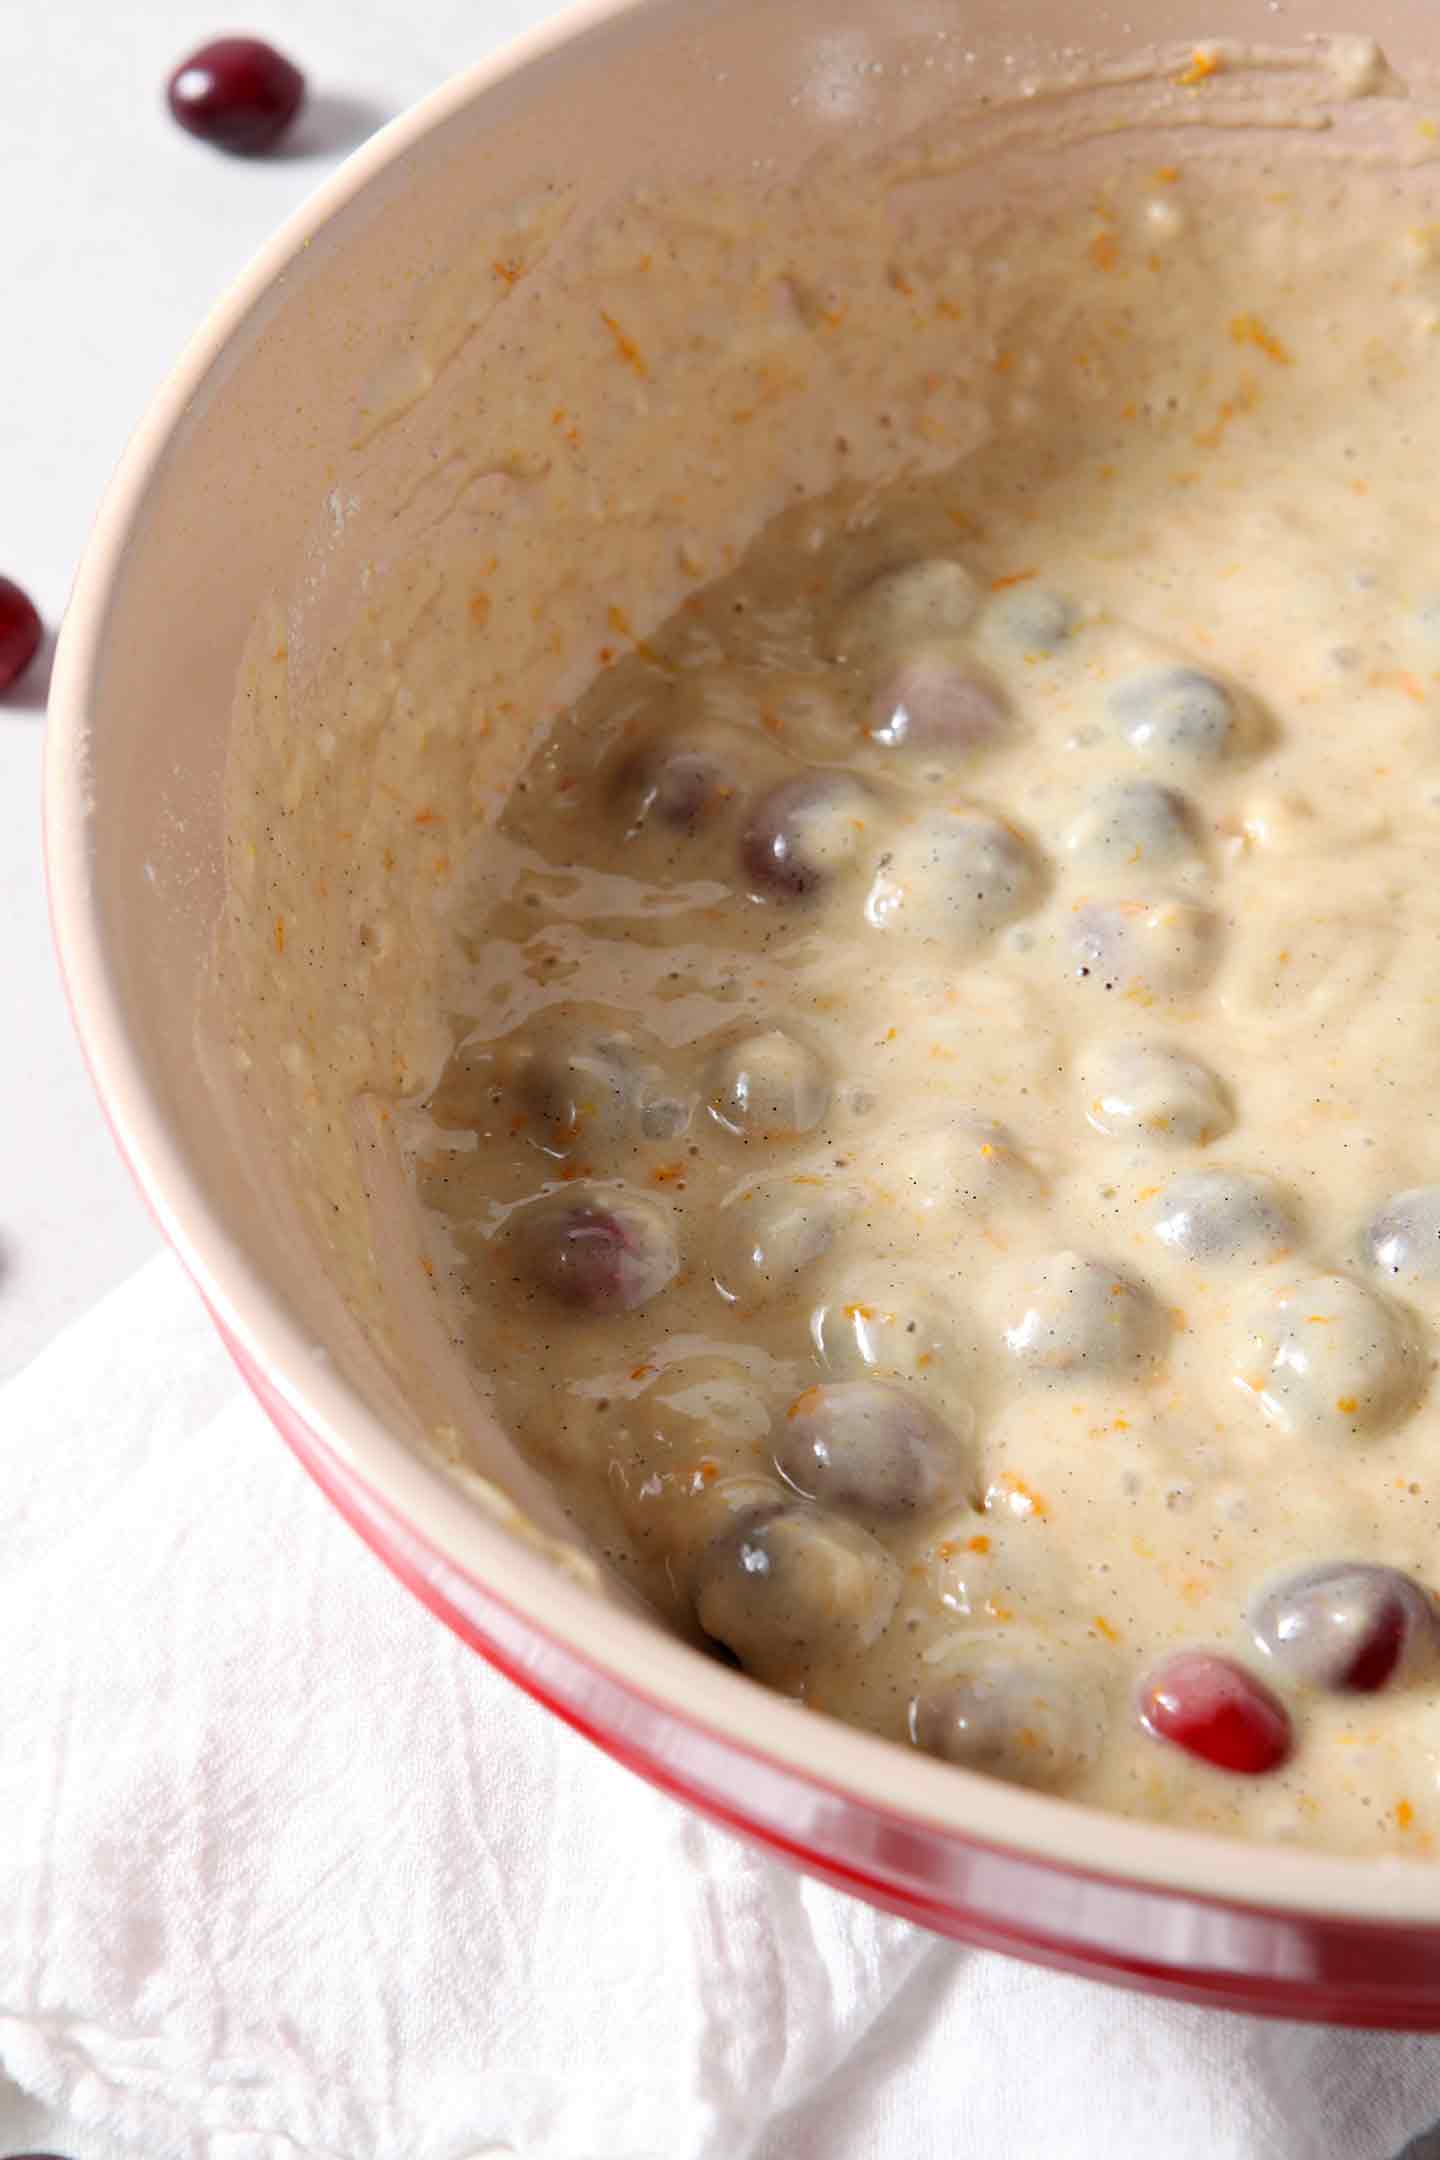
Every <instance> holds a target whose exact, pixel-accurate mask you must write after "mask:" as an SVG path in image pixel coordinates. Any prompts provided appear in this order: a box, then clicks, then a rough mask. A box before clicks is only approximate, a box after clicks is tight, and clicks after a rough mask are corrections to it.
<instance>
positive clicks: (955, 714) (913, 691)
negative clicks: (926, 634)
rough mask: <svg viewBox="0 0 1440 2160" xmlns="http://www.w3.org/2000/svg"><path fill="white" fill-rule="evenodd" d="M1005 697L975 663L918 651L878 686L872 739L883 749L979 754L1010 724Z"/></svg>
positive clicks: (942, 652)
mask: <svg viewBox="0 0 1440 2160" xmlns="http://www.w3.org/2000/svg"><path fill="white" fill-rule="evenodd" d="M1008 718H1009V715H1008V712H1007V709H1006V705H1005V698H1004V694H1003V692H1002V691H1001V690H1000V689H999V688H998V686H997V685H996V684H994V683H992V682H991V681H990V680H989V679H988V678H987V677H986V676H984V675H982V674H981V673H980V671H979V670H978V669H977V668H976V667H975V665H974V664H973V662H970V661H968V660H963V659H961V658H960V657H958V656H956V655H954V654H952V653H951V652H949V651H948V650H947V649H946V648H945V647H943V646H940V647H935V646H922V647H921V648H920V650H919V651H918V652H914V653H911V654H910V655H909V656H908V658H906V659H905V660H903V661H902V662H901V663H900V665H899V666H898V667H897V668H896V669H895V670H894V671H893V672H892V673H891V674H889V675H887V676H886V677H885V678H884V680H883V681H882V682H881V684H880V687H879V689H878V690H877V691H876V693H875V696H874V698H873V699H872V701H871V706H870V718H869V730H868V732H869V735H870V740H871V741H872V742H876V743H882V744H883V745H884V747H885V748H886V749H887V750H920V751H927V750H928V751H955V752H970V751H978V750H983V749H986V748H988V747H989V745H990V744H992V743H994V742H996V741H998V740H999V738H1000V737H1001V736H1002V735H1003V734H1004V733H1005V730H1006V726H1007V724H1008Z"/></svg>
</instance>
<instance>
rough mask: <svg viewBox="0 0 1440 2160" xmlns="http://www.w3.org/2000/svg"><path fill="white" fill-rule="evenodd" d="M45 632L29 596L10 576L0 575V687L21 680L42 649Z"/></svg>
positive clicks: (0, 688) (8, 685) (6, 686)
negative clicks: (13, 582)
mask: <svg viewBox="0 0 1440 2160" xmlns="http://www.w3.org/2000/svg"><path fill="white" fill-rule="evenodd" d="M42 634H43V632H42V627H41V622H40V617H39V616H38V614H37V613H36V612H35V605H34V602H33V601H32V600H31V599H30V597H29V595H28V594H26V593H23V592H21V590H20V587H19V586H18V585H12V584H11V582H10V580H9V578H8V577H0V690H8V689H9V688H10V685H11V684H12V683H17V682H19V680H20V677H21V676H22V675H23V674H24V673H25V670H26V668H28V667H29V665H30V663H31V661H32V660H33V659H34V657H35V655H36V653H37V652H38V651H39V650H40V639H41V636H42Z"/></svg>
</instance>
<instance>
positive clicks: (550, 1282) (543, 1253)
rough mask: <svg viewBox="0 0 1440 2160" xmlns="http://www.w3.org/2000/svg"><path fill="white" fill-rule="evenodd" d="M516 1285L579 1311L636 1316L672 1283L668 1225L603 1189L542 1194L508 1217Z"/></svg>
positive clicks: (653, 1210) (674, 1257)
mask: <svg viewBox="0 0 1440 2160" xmlns="http://www.w3.org/2000/svg"><path fill="white" fill-rule="evenodd" d="M506 1241H507V1244H508V1247H509V1250H510V1253H511V1255H512V1257H513V1258H514V1260H515V1261H516V1262H517V1263H518V1268H519V1278H518V1279H519V1280H520V1281H521V1282H522V1283H523V1284H525V1285H526V1286H528V1287H533V1288H535V1289H539V1290H545V1291H548V1292H549V1294H550V1296H551V1297H553V1298H554V1299H555V1301H556V1303H557V1304H560V1305H568V1306H570V1307H571V1308H572V1309H573V1310H575V1311H577V1312H589V1313H617V1312H633V1311H634V1310H635V1308H636V1307H637V1306H640V1305H645V1304H648V1303H649V1301H650V1299H651V1298H653V1297H655V1296H657V1295H658V1293H659V1292H660V1291H661V1290H663V1289H664V1288H665V1286H666V1284H667V1283H669V1282H670V1281H671V1280H672V1279H673V1277H674V1276H675V1274H676V1272H677V1270H678V1268H679V1265H680V1256H679V1252H678V1250H677V1248H676V1244H675V1233H674V1231H673V1229H672V1228H671V1225H670V1222H669V1219H668V1218H667V1216H666V1215H665V1214H664V1213H663V1211H662V1210H661V1209H660V1208H658V1207H656V1206H655V1205H654V1204H653V1203H652V1202H650V1201H647V1200H641V1199H637V1198H632V1197H630V1196H629V1195H628V1194H623V1193H614V1192H607V1191H605V1190H603V1189H601V1188H597V1187H590V1186H579V1185H577V1186H575V1187H573V1188H572V1189H571V1190H570V1191H568V1192H554V1193H547V1194H546V1196H545V1197H544V1198H543V1199H541V1200H536V1201H534V1202H532V1203H531V1205H530V1206H528V1207H524V1208H521V1209H519V1210H517V1212H516V1213H515V1214H514V1215H513V1216H512V1217H511V1220H510V1224H509V1227H508V1230H507V1232H506Z"/></svg>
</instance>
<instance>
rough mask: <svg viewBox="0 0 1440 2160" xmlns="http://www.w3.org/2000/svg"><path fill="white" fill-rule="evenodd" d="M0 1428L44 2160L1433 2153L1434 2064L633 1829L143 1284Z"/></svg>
mask: <svg viewBox="0 0 1440 2160" xmlns="http://www.w3.org/2000/svg"><path fill="white" fill-rule="evenodd" d="M0 1430H3V1433H4V1461H5V1470H4V1482H3V1488H0V1492H3V1499H0V1512H3V1521H4V1545H3V1551H4V1563H5V1564H4V1568H3V1580H0V1645H3V1649H0V1673H3V1682H0V2068H3V2070H4V2072H5V2073H6V2074H7V2075H8V2077H9V2078H10V2079H11V2080H12V2081H13V2084H14V2085H15V2086H17V2087H19V2088H20V2089H21V2091H22V2092H23V2093H24V2094H26V2095H28V2096H30V2097H31V2099H32V2100H33V2101H34V2102H37V2103H39V2104H40V2106H41V2108H42V2109H43V2111H44V2112H43V2116H37V2115H36V2114H35V2113H34V2111H33V2109H32V2110H31V2111H30V2112H28V2113H27V2114H26V2116H25V2118H24V2119H25V2122H26V2127H27V2134H29V2135H31V2136H33V2135H34V2131H33V2129H31V2127H30V2126H31V2125H32V2124H34V2123H36V2122H37V2121H40V2120H43V2122H44V2125H45V2131H46V2140H47V2142H49V2143H52V2144H53V2145H55V2146H56V2147H58V2148H59V2149H61V2150H68V2151H70V2152H71V2153H72V2154H73V2155H74V2156H75V2160H125V2156H127V2155H143V2156H144V2160H282V2156H284V2160H296V2156H303V2160H322V2156H323V2160H478V2156H479V2155H482V2154H484V2155H488V2154H491V2153H495V2152H499V2153H512V2152H513V2153H514V2154H516V2155H518V2156H520V2160H877V2156H879V2160H932V2156H933V2160H942V2156H943V2160H972V2156H973V2160H979V2156H980V2155H984V2156H985V2160H1011V2156H1015V2160H1035V2156H1036V2155H1045V2154H1052V2153H1053V2154H1055V2155H1058V2156H1063V2160H1086V2156H1088V2155H1092V2154H1093V2155H1096V2156H1097V2160H1098V2156H1101V2155H1103V2156H1104V2160H1130V2156H1132V2155H1133V2156H1135V2160H1155V2156H1156V2155H1158V2154H1162V2153H1163V2154H1164V2155H1165V2156H1166V2160H1192V2156H1193V2160H1202V2156H1203V2160H1262V2156H1263V2160H1332V2156H1333V2160H1391V2156H1392V2155H1393V2154H1395V2153H1396V2151H1397V2150H1398V2149H1399V2147H1400V2146H1401V2145H1402V2144H1403V2143H1404V2142H1405V2140H1406V2138H1407V2137H1408V2136H1411V2135H1413V2134H1414V2133H1416V2132H1417V2131H1419V2130H1421V2129H1422V2128H1423V2127H1424V2126H1425V2125H1426V2124H1428V2123H1429V2122H1431V2121H1432V2120H1433V2119H1434V2117H1435V2116H1436V2115H1437V2114H1440V2042H1435V2041H1430V2040H1423V2039H1413V2038H1403V2037H1402V2038H1387V2037H1382V2036H1364V2035H1358V2034H1345V2033H1335V2032H1324V2031H1312V2030H1308V2029H1304V2028H1301V2027H1296V2026H1276V2025H1267V2024H1264V2023H1261V2022H1259V2021H1252V2020H1249V2019H1240V2018H1233V2017H1226V2016H1219V2015H1214V2014H1210V2013H1205V2012H1202V2011H1192V2010H1186V2009H1181V2008H1174V2007H1171V2006H1167V2005H1163V2004H1158V2003H1154V2002H1148V2001H1145V2000H1143V1999H1141V1998H1139V1997H1136V1996H1130V1995H1124V1994H1119V1993H1114V1992H1111V1991H1110V1990H1108V1989H1104V1988H1100V1987H1098V1986H1092V1985H1089V1984H1087V1983H1082V1982H1078V1981H1073V1980H1065V1979H1060V1978H1056V1977H1053V1976H1050V1975H1046V1974H1043V1973H1038V1972H1034V1971H1031V1970H1029V1969H1028V1968H1026V1967H1025V1966H1022V1965H1017V1964H1012V1963H1010V1962H1009V1961H1008V1960H1005V1959H1001V1958H996V1957H990V1956H982V1955H978V1954H974V1953H969V1952H966V1951H964V1950H961V1949H956V1948H954V1947H953V1946H950V1945H947V1944H944V1943H940V1942H937V1941H934V1940H933V1939H932V1938H930V1937H929V1936H926V1935H923V1934H920V1933H918V1932H917V1931H916V1930H914V1929H912V1928H909V1927H907V1926H905V1925H904V1924H903V1923H901V1922H899V1921H895V1920H889V1919H885V1918H882V1917H881V1916H879V1915H878V1914H875V1913H872V1912H870V1911H869V1910H868V1909H867V1908H865V1907H864V1906H861V1905H858V1904H854V1903H852V1902H851V1901H849V1900H848V1899H845V1898H843V1897H840V1896H838V1895H836V1894H835V1893H833V1892H831V1891H827V1890H822V1889H820V1888H818V1887H817V1886H816V1885H814V1884H812V1883H808V1882H806V1881H804V1880H802V1878H801V1877H799V1876H798V1875H794V1874H791V1873H790V1872H789V1871H788V1870H787V1869H785V1868H783V1867H780V1866H778V1865H777V1864H775V1863H773V1862H771V1861H768V1860H764V1859H761V1858H760V1857H758V1856H757V1855H756V1854H754V1853H752V1852H750V1851H748V1850H746V1849H745V1847H743V1846H742V1845H740V1844H738V1843H735V1842H734V1841H732V1840H731V1839H729V1838H727V1837H725V1836H723V1835H721V1834H720V1833H718V1832H716V1831H712V1830H710V1829H708V1828H706V1827H704V1826H703V1825H701V1824H700V1823H699V1822H697V1821H695V1820H694V1819H692V1818H691V1817H690V1816H689V1815H687V1814H686V1813H685V1812H684V1811H683V1810H682V1809H681V1808H679V1807H678V1806H676V1805H675V1804H674V1803H673V1802H671V1801H669V1800H666V1799H663V1798H661V1797H660V1796H659V1795H657V1794H654V1793H652V1792H650V1791H649V1790H648V1789H647V1788H646V1787H644V1786H643V1785H641V1784H639V1783H638V1782H637V1781H636V1780H634V1779H633V1778H631V1777H629V1776H628V1775H627V1774H626V1773H624V1772H623V1771H621V1770H619V1769H617V1768H615V1767H614V1765H612V1764H611V1763H609V1762H608V1761H606V1760H605V1759H604V1758H603V1757H602V1756H600V1755H598V1754H597V1753H596V1752H595V1751H594V1750H593V1749H591V1748H590V1747H588V1746H587V1745H586V1744H585V1743H584V1742H583V1741H581V1740H579V1739H578V1738H576V1737H575V1736H574V1735H573V1734H572V1733H570V1732H568V1731H567V1730H566V1729H565V1728H563V1727H562V1726H561V1725H560V1724H559V1723H558V1722H557V1721H556V1720H555V1719H553V1718H551V1717H549V1716H547V1715H546V1713H545V1712H544V1711H542V1710H540V1709H538V1708H537V1707H536V1706H535V1705H534V1704H532V1703H530V1702H529V1701H528V1700H526V1698H525V1697H523V1696H522V1695H520V1694H519V1693H518V1692H517V1691H516V1690H514V1689H512V1688H511V1687H509V1686H508V1685H507V1683H506V1682H504V1681H503V1680H501V1679H499V1678H498V1677H497V1676H496V1675H495V1674H493V1673H492V1672H490V1671H489V1670H488V1668H487V1667H486V1666H485V1665H483V1664H482V1663H481V1661H480V1660H479V1659H478V1658H476V1657H474V1656H473V1655H471V1654H470V1653H469V1652H467V1651H466V1650H464V1649H462V1648H461V1647H460V1646H459V1645H458V1644H457V1643H455V1642H454V1641H452V1640H451V1639H450V1638H449V1637H448V1636H447V1634H446V1633H445V1632H444V1630H443V1629H442V1628H441V1627H440V1626H439V1625H438V1624H437V1623H436V1622H435V1621H433V1620H432V1619H430V1618H429V1616H428V1615H427V1614H426V1613H424V1612H423V1611H422V1610H421V1608H420V1607H419V1606H418V1605H417V1604H415V1603H413V1602H412V1601H411V1599H410V1598H409V1597H408V1596H407V1595H406V1593H405V1592H403V1591H402V1590H400V1589H399V1588H398V1587H397V1585H395V1584H394V1583H393V1582H392V1581H391V1580H390V1579H389V1577H388V1576H387V1575H386V1574H385V1573H384V1571H383V1570H382V1569H381V1567H380V1565H379V1564H378V1562H376V1561H375V1560H374V1559H373V1558H372V1557H371V1556H370V1555H369V1553H367V1552H366V1551H365V1550H364V1549H363V1548H362V1547H361V1545H360V1544H359V1543H358V1541H357V1540H356V1539H355V1538H354V1537H353V1536H352V1535H351V1533H350V1532H349V1531H348V1530H347V1529H346V1528H345V1526H344V1525H343V1524H342V1523H341V1522H340V1521H339V1519H338V1518H337V1517H335V1516H333V1515H332V1514H331V1513H330V1511H329V1510H328V1508H327V1507H326V1505H325V1503H324V1502H323V1501H322V1500H321V1499H320V1497H319V1495H318V1494H317V1493H316V1492H315V1491H314V1490H313V1489H312V1487H311V1486H310V1484H309V1483H308V1481H307V1480H306V1478H305V1477H304V1476H303V1475H302V1473H301V1472H300V1471H299V1470H298V1469H297V1468H296V1467H295V1465H294V1464H293V1463H292V1462H291V1460H290V1458H289V1457H288V1455H287V1454H286V1452H285V1450H284V1448H283V1447H282V1446H281V1444H280V1442H279V1440H278V1439H277V1438H276V1437H275V1435H274V1434H273V1433H272V1432H271V1431H270V1429H269V1427H268V1426H267V1425H266V1423H265V1421H264V1419H263V1418H262V1416H261V1415H260V1413H259V1412H258V1411H257V1410H256V1409H254V1408H253V1406H252V1405H251V1404H250V1402H249V1400H248V1398H246V1397H244V1396H243V1395H242V1394H241V1393H240V1391H239V1389H238V1386H237V1383H236V1381H235V1379H234V1377H233V1374H232V1372H231V1370H230V1368H229V1365H228V1362H227V1360H226V1358H225V1356H224V1354H223V1352H222V1351H221V1349H220V1347H219V1344H218V1343H217V1342H216V1340H215V1339H214V1337H213V1335H212V1333H211V1331H210V1328H209V1324H208V1322H207V1320H206V1318H205V1315H204V1313H203V1311H202V1310H201V1308H200V1305H199V1302H198V1300H197V1299H196V1298H195V1296H194V1294H193V1292H192V1291H191V1290H190V1289H189V1287H188V1285H187V1284H186V1283H185V1281H184V1279H183V1277H182V1276H181V1274H180V1271H179V1269H178V1267H177V1266H176V1264H175V1263H174V1262H173V1261H171V1260H168V1259H166V1260H161V1261H157V1262H155V1263H154V1264H153V1265H152V1266H151V1267H149V1268H148V1269H147V1270H146V1271H145V1272H144V1273H143V1274H142V1275H141V1276H139V1277H138V1278H137V1279H136V1280H135V1281H134V1282H133V1283H131V1284H129V1285H128V1286H127V1287H125V1288H124V1289H122V1290H120V1291H118V1292H117V1293H116V1294H115V1295H114V1296H113V1297H111V1298H110V1299H109V1300H108V1301H107V1302H106V1303H105V1304H104V1305H103V1306H102V1307H100V1309H99V1310H98V1311H97V1312H95V1313H94V1314H93V1315H91V1316H90V1317H89V1318H88V1319H86V1320H85V1321H83V1322H82V1323H81V1324H80V1325H78V1326H77V1327H75V1328H73V1329H72V1330H71V1331H70V1332H69V1333H68V1334H67V1335H66V1336H64V1337H63V1338H62V1339H61V1341H60V1342H59V1343H57V1344H56V1345H55V1346H54V1347H53V1348H52V1349H51V1350H50V1351H49V1352H47V1353H46V1355H45V1356H44V1357H42V1358H41V1359H40V1360H39V1361H38V1363H36V1364H35V1365H33V1366H32V1367H31V1368H30V1369H29V1371H28V1372H26V1373H25V1374H23V1375H22V1376H21V1378H20V1379H18V1380H17V1381H14V1382H12V1383H11V1385H10V1386H9V1388H7V1389H6V1391H5V1397H4V1408H3V1424H0ZM0 2121H3V2116H0Z"/></svg>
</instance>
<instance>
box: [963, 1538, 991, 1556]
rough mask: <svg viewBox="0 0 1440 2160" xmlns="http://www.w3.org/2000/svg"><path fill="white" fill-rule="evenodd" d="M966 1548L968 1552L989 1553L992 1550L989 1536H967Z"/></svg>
mask: <svg viewBox="0 0 1440 2160" xmlns="http://www.w3.org/2000/svg"><path fill="white" fill-rule="evenodd" d="M965 1550H966V1552H978V1553H987V1552H989V1550H990V1540H989V1538H988V1537H972V1538H966V1540H965Z"/></svg>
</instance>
